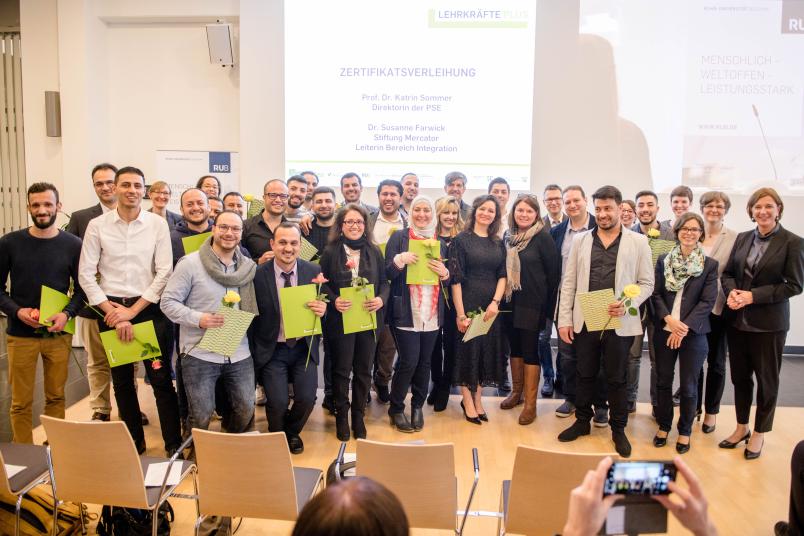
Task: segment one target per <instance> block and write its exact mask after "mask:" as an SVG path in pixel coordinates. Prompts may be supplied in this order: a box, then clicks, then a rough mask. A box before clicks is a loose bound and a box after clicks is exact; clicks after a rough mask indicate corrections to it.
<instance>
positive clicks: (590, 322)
mask: <svg viewBox="0 0 804 536" xmlns="http://www.w3.org/2000/svg"><path fill="white" fill-rule="evenodd" d="M575 299H577V300H579V301H580V302H581V312H583V318H584V321H585V322H586V329H587V331H603V329H619V328H620V317H619V316H609V304H610V303H614V302H615V301H617V299H616V298H615V297H614V289H611V288H604V289H602V290H595V291H592V292H581V293H579V294H578V295H577V296H575Z"/></svg>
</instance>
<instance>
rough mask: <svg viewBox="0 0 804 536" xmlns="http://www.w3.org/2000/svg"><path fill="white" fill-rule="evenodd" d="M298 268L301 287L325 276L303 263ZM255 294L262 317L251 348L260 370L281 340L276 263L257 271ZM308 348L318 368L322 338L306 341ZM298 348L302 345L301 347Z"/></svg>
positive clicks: (256, 323)
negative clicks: (277, 341)
mask: <svg viewBox="0 0 804 536" xmlns="http://www.w3.org/2000/svg"><path fill="white" fill-rule="evenodd" d="M296 262H297V265H296V269H297V270H298V274H296V275H297V278H296V279H297V281H298V285H306V284H308V283H309V282H310V281H312V280H313V279H314V278H315V276H317V275H318V274H319V273H321V268H320V267H319V266H318V265H317V264H313V263H310V262H307V261H303V260H301V259H299V260H298V261H296ZM254 292H255V293H256V294H257V308H258V309H259V311H260V314H259V315H258V316H257V317H256V318H255V319H254V321H253V322H252V323H251V326H250V327H249V346H250V348H251V356H252V357H253V358H254V368H255V369H259V368H260V367H262V366H263V365H265V364H266V363H268V362H269V361H270V360H271V358H272V357H273V355H274V350H275V349H276V338H277V337H278V336H279V319H280V318H281V314H282V313H281V310H280V308H279V292H278V291H277V288H276V274H275V272H274V261H273V259H272V260H270V261H268V262H266V263H264V264H261V265H260V266H258V267H257V273H256V275H255V276H254ZM304 342H305V344H307V345H308V346H310V345H312V351H311V352H310V360H311V361H312V362H313V363H315V364H316V365H317V364H318V335H316V336H314V337H305V338H304ZM297 344H298V343H297Z"/></svg>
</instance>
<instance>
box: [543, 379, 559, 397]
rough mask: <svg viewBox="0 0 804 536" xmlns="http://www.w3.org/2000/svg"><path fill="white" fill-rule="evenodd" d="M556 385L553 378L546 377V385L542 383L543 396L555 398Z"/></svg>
mask: <svg viewBox="0 0 804 536" xmlns="http://www.w3.org/2000/svg"><path fill="white" fill-rule="evenodd" d="M555 390H556V387H555V383H554V382H553V378H545V379H544V385H542V396H543V397H545V398H553V393H554V392H555Z"/></svg>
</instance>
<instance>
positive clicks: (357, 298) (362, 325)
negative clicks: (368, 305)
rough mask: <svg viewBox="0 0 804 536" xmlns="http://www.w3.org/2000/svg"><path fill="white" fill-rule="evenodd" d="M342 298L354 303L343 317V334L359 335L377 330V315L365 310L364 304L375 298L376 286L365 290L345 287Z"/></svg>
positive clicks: (366, 287)
mask: <svg viewBox="0 0 804 536" xmlns="http://www.w3.org/2000/svg"><path fill="white" fill-rule="evenodd" d="M341 298H343V299H344V300H349V301H350V302H352V306H351V307H350V308H349V310H348V311H346V312H345V313H342V315H343V334H344V335H348V334H349V333H357V332H359V331H368V330H370V329H377V313H369V312H368V311H366V310H365V309H363V303H364V302H366V301H368V300H371V299H373V298H374V285H366V286H365V289H363V288H358V287H344V288H342V289H341Z"/></svg>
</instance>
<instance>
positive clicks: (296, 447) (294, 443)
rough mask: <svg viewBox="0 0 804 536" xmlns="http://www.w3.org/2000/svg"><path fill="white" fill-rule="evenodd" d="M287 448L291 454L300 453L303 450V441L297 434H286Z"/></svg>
mask: <svg viewBox="0 0 804 536" xmlns="http://www.w3.org/2000/svg"><path fill="white" fill-rule="evenodd" d="M288 448H289V449H290V453H291V454H301V453H302V452H304V442H303V441H302V439H301V438H300V437H299V436H288Z"/></svg>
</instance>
